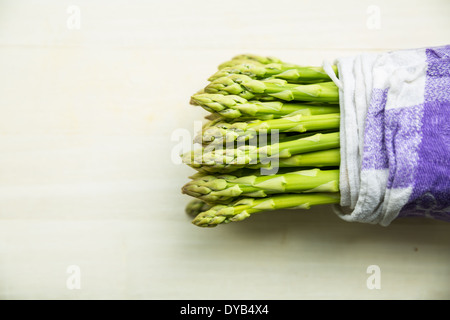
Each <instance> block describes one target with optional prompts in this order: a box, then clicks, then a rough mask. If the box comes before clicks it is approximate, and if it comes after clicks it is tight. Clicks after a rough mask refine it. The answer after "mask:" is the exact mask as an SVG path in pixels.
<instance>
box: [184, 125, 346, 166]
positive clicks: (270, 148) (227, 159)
mask: <svg viewBox="0 0 450 320" xmlns="http://www.w3.org/2000/svg"><path fill="white" fill-rule="evenodd" d="M338 147H339V132H333V133H317V134H314V135H312V136H308V137H305V138H300V139H296V140H292V141H285V142H280V143H274V144H270V145H265V146H262V147H256V146H255V147H254V148H252V147H250V146H243V147H242V148H241V147H239V148H233V149H227V148H225V149H223V148H218V149H215V150H213V151H207V152H205V151H204V149H203V148H202V149H197V150H194V151H192V152H188V153H186V154H184V155H183V156H182V160H183V162H184V163H185V164H188V165H190V166H191V167H192V168H195V169H198V168H204V167H206V166H207V167H209V168H214V169H215V170H216V171H218V170H223V171H225V172H226V171H227V170H230V168H231V169H233V168H236V167H237V168H242V167H245V166H248V165H258V164H260V163H262V164H265V165H269V166H271V165H273V164H274V165H277V164H278V163H279V162H280V159H283V158H286V160H287V159H288V158H290V157H291V156H293V155H297V154H303V153H309V152H313V151H320V150H328V149H334V148H338ZM312 156H313V158H314V159H317V158H318V157H317V156H316V157H314V155H312ZM307 158H308V156H307V155H304V157H303V160H304V161H305V162H308V161H310V160H307ZM319 158H320V157H319ZM296 161H298V162H301V161H302V160H301V158H299V159H296V160H294V161H293V162H292V163H296Z"/></svg>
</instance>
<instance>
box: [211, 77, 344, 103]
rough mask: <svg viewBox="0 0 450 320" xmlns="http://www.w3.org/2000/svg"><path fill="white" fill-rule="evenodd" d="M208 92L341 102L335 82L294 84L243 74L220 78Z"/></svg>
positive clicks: (248, 97) (290, 99)
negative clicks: (256, 78) (257, 78)
mask: <svg viewBox="0 0 450 320" xmlns="http://www.w3.org/2000/svg"><path fill="white" fill-rule="evenodd" d="M204 90H205V92H206V93H219V94H223V95H229V94H232V95H238V96H240V97H242V98H245V99H253V98H256V99H258V97H259V98H260V97H266V96H269V97H273V98H277V99H280V100H285V101H292V100H296V101H316V102H333V103H338V102H339V91H338V88H337V86H336V85H335V84H334V82H332V81H329V82H321V83H314V84H293V83H288V82H287V81H286V80H282V79H270V80H255V79H252V78H250V77H248V76H246V75H242V74H231V75H229V76H227V77H221V78H218V79H216V80H214V81H212V82H211V83H209V84H208V85H207V86H206V87H205V89H204Z"/></svg>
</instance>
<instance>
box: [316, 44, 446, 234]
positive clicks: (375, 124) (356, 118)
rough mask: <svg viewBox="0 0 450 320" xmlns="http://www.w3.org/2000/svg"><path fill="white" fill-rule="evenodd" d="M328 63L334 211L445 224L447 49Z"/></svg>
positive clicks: (384, 220)
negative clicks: (332, 86) (333, 110)
mask: <svg viewBox="0 0 450 320" xmlns="http://www.w3.org/2000/svg"><path fill="white" fill-rule="evenodd" d="M336 64H337V66H338V70H339V79H338V78H337V77H335V76H334V79H333V80H334V81H335V83H336V84H337V86H338V87H339V91H340V106H341V166H340V189H341V203H340V205H339V206H335V211H336V213H337V214H338V215H339V216H340V217H341V218H342V219H344V220H346V221H357V222H364V223H374V224H380V225H383V226H387V225H389V224H390V223H391V222H392V221H393V220H394V219H396V218H398V217H405V216H426V217H431V218H435V219H440V220H446V221H450V45H447V46H441V47H433V48H420V49H412V50H399V51H393V52H387V53H384V54H360V55H357V56H355V57H345V58H341V59H337V60H336ZM324 67H325V69H326V70H330V68H329V65H328V64H326V63H325V64H324ZM330 76H332V73H331V72H330Z"/></svg>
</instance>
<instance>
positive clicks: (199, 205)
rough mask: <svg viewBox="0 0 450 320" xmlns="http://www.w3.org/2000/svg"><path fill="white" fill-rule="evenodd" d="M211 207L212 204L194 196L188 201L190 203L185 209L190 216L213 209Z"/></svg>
mask: <svg viewBox="0 0 450 320" xmlns="http://www.w3.org/2000/svg"><path fill="white" fill-rule="evenodd" d="M211 207H212V206H211V205H210V204H208V203H206V202H204V201H202V200H200V199H196V198H194V199H192V200H191V201H189V202H188V204H187V205H186V209H185V211H186V213H187V214H188V215H189V216H191V217H195V216H196V215H198V214H199V213H201V212H204V211H207V210H209V209H211Z"/></svg>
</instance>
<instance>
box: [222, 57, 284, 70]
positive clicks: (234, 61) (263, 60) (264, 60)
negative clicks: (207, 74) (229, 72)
mask: <svg viewBox="0 0 450 320" xmlns="http://www.w3.org/2000/svg"><path fill="white" fill-rule="evenodd" d="M241 63H253V64H256V65H265V64H270V63H283V64H286V65H288V63H285V62H283V61H281V60H280V59H278V58H276V57H263V56H259V55H256V54H239V55H236V56H234V57H233V58H231V60H229V61H225V62H223V63H221V64H220V65H219V66H218V69H219V70H220V69H223V68H227V67H232V66H235V65H238V64H241Z"/></svg>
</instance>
